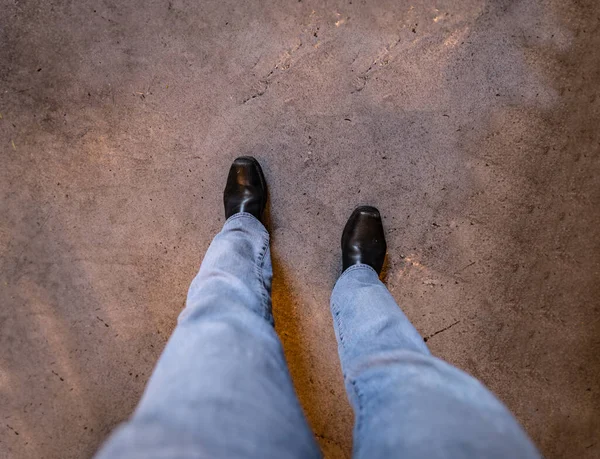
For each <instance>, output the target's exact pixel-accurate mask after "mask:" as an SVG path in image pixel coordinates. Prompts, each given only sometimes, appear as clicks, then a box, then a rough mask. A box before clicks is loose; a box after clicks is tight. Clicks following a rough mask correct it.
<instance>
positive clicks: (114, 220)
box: [0, 0, 600, 459]
mask: <svg viewBox="0 0 600 459" xmlns="http://www.w3.org/2000/svg"><path fill="white" fill-rule="evenodd" d="M0 5H1V10H0V11H1V13H0V32H1V38H0V44H1V46H0V83H1V85H0V114H1V115H2V118H1V119H0V145H1V150H0V151H1V154H2V163H1V164H2V166H1V168H0V177H1V182H0V189H1V193H2V199H1V203H0V209H1V214H0V215H1V216H2V218H1V223H0V225H1V226H0V247H1V257H2V265H1V270H0V279H1V288H0V299H1V309H0V359H1V360H0V362H1V373H0V416H1V418H2V423H1V425H0V430H1V431H2V434H1V435H0V457H3V458H4V457H6V458H61V459H62V458H81V457H89V456H91V455H92V454H93V452H94V451H95V450H96V449H97V448H98V446H99V445H100V443H101V442H102V440H103V439H104V438H105V436H106V435H107V434H108V433H109V431H110V430H111V429H112V428H113V427H114V426H115V425H116V424H117V423H119V422H120V421H122V420H124V419H126V418H127V416H128V415H129V414H130V412H131V411H132V409H133V408H134V406H135V405H136V402H137V400H138V398H139V397H140V394H141V391H142V390H143V387H144V384H145V382H146V380H147V379H148V377H149V375H150V372H151V370H152V367H153V365H154V363H155V361H156V359H157V357H158V356H159V354H160V352H161V349H162V348H163V346H164V344H165V342H166V340H167V338H168V336H169V334H170V332H171V331H172V329H173V327H174V325H175V321H176V317H177V315H178V313H179V312H180V310H181V308H182V306H183V303H184V299H185V295H186V290H187V287H188V284H189V282H190V281H191V279H192V277H193V276H194V274H195V272H196V270H197V268H198V265H199V263H200V261H201V259H202V255H203V253H204V251H205V250H206V248H207V246H208V244H209V242H210V240H211V238H212V236H213V235H214V234H215V233H216V232H217V231H218V230H219V228H220V226H221V225H222V223H223V216H222V204H221V191H222V188H223V185H224V179H225V177H226V174H227V169H228V166H229V164H230V162H231V160H232V159H233V158H234V157H235V156H237V155H240V154H253V155H255V156H256V157H258V158H259V159H260V161H261V162H262V164H263V165H264V168H265V171H266V174H267V177H268V181H269V184H270V190H271V204H270V228H271V231H272V235H273V241H272V247H273V255H274V262H275V284H274V293H273V297H274V311H275V316H276V322H277V330H278V332H279V334H280V336H281V338H282V340H283V343H284V347H285V351H286V355H287V357H288V360H289V364H290V368H291V372H292V375H293V378H294V382H295V385H296V388H297V391H298V394H299V397H300V399H301V402H302V404H303V406H304V409H305V411H306V414H307V416H308V418H309V420H310V423H311V425H312V427H313V429H314V431H315V434H316V436H317V437H318V440H319V442H320V444H321V446H322V449H323V451H324V452H325V454H326V456H327V457H331V458H338V457H348V456H349V453H350V449H351V428H352V420H353V417H352V413H351V410H350V408H349V405H348V402H347V400H346V395H345V393H344V388H343V382H342V376H341V372H340V369H339V364H338V360H337V350H336V344H335V338H334V334H333V330H332V323H331V318H330V315H329V310H328V299H329V294H330V290H331V287H332V285H333V283H334V281H335V279H336V276H337V275H338V273H339V264H340V254H339V249H338V245H339V238H340V232H341V229H342V226H343V224H344V222H345V220H346V218H347V217H348V215H349V213H350V212H351V210H352V208H353V207H354V206H355V205H357V204H372V205H376V206H378V207H379V208H380V210H381V212H382V213H383V215H384V216H385V226H386V230H387V237H388V245H389V258H388V269H387V274H386V281H387V285H388V287H389V289H390V290H391V292H392V294H393V295H394V296H395V298H396V299H397V300H398V302H399V304H400V305H401V306H402V308H403V309H404V310H405V312H406V313H407V315H408V316H409V317H410V318H411V319H412V320H413V322H414V324H415V325H416V327H417V328H418V330H419V331H420V332H421V333H422V334H423V335H424V336H425V337H427V339H428V341H427V342H428V344H429V345H430V347H431V349H432V351H433V352H434V353H435V354H436V355H438V356H440V357H442V358H444V359H447V360H448V361H450V362H451V363H453V364H455V365H457V366H459V367H461V368H463V369H465V370H466V371H468V372H470V373H471V374H473V375H474V376H476V377H478V378H480V379H481V380H482V381H483V382H484V383H485V384H487V385H488V386H489V387H490V388H491V389H492V390H493V391H494V392H496V393H497V394H498V396H499V397H500V398H501V399H502V400H503V401H504V402H505V403H506V404H507V405H508V406H509V407H510V409H511V410H512V411H513V412H514V413H515V414H516V416H517V417H518V419H519V420H520V421H521V422H522V423H523V425H524V426H525V428H526V429H527V431H528V432H529V434H530V435H531V436H532V438H533V439H534V440H535V442H536V443H537V444H538V445H539V447H540V448H541V450H542V451H543V453H544V454H545V455H546V457H548V458H562V457H579V458H593V457H594V458H595V457H599V456H600V441H599V439H600V413H599V412H600V397H599V386H598V380H599V376H600V374H599V373H600V357H599V356H600V325H599V324H600V322H599V318H598V309H599V305H600V301H599V294H600V282H599V281H600V279H599V277H600V276H599V272H600V267H599V262H600V247H599V244H600V242H599V241H600V238H599V236H600V229H599V228H600V187H599V185H600V183H599V182H600V178H599V176H600V175H599V173H600V162H599V145H600V136H599V135H598V126H599V122H600V108H599V107H600V99H599V98H598V92H599V88H600V86H599V83H600V53H599V52H598V49H600V33H599V32H600V31H599V28H598V24H599V20H600V19H599V18H600V4H598V3H597V2H595V1H592V0H590V1H573V0H567V1H563V0H546V1H534V0H523V1H516V0H515V1H508V0H506V1H484V0H459V1H455V0H453V1H449V0H448V1H444V0H442V1H437V2H429V1H423V2H408V1H388V0H380V1H365V0H345V1H310V0H301V1H296V0H289V1H283V0H271V1H265V0H253V1H245V2H239V1H236V0H225V1H223V0H221V1H201V2H198V1H191V0H172V1H167V0H160V1H158V0H156V1H146V2H142V1H140V0H131V1H127V2H116V1H111V0H99V1H90V0H82V1H77V2H67V1H48V2H34V1H24V0H20V1H18V0H1V1H0Z"/></svg>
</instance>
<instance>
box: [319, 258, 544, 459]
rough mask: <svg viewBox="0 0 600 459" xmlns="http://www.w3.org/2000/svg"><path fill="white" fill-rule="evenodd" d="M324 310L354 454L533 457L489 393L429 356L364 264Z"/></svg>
mask: <svg viewBox="0 0 600 459" xmlns="http://www.w3.org/2000/svg"><path fill="white" fill-rule="evenodd" d="M331 310H332V314H333V319H334V328H335V333H336V337H337V340H338V349H339V355H340V360H341V365H342V371H343V374H344V382H345V384H346V389H347V392H348V397H349V399H350V402H351V404H352V406H353V408H354V412H355V418H356V419H355V427H354V448H353V457H355V458H361V459H362V458H365V459H366V458H369V459H378V458H403V459H413V458H415V459H416V458H423V457H427V458H431V459H441V458H448V459H450V458H464V459H475V458H497V459H501V458H507V457H514V458H517V457H518V458H538V457H540V456H539V453H538V452H537V451H536V448H535V446H533V444H532V443H531V441H530V440H529V439H528V437H527V435H526V434H525V433H524V431H523V429H522V428H521V427H520V426H519V424H518V422H517V421H516V420H515V419H514V417H513V416H512V415H511V414H510V412H509V411H508V410H507V409H506V408H505V407H504V405H503V404H502V403H501V402H499V401H498V400H497V399H496V397H494V395H492V394H491V392H489V391H488V390H487V389H486V388H485V387H484V386H483V385H481V384H480V383H479V382H478V381H477V380H475V379H474V378H472V377H471V376H469V375H467V374H466V373H464V372H462V371H460V370H458V369H457V368H455V367H453V366H451V365H449V364H447V363H446V362H444V361H442V360H440V359H437V358H435V357H433V356H432V355H431V353H430V352H429V350H428V348H427V346H426V345H425V343H424V341H423V338H422V337H421V336H420V335H419V333H418V332H417V330H416V329H415V328H414V327H413V325H412V324H411V323H410V321H409V320H408V318H407V317H406V315H405V314H404V313H403V312H402V311H401V310H400V308H399V307H398V305H397V304H396V302H395V300H394V298H393V297H392V295H391V294H390V292H389V291H388V290H387V288H386V287H385V286H384V285H383V283H382V282H381V281H380V280H379V276H378V275H377V273H376V272H375V270H373V269H372V268H371V267H370V266H367V265H355V266H353V267H350V268H349V269H347V270H346V271H345V272H344V273H343V274H342V276H341V277H340V279H339V280H338V281H337V283H336V285H335V287H334V289H333V293H332V296H331Z"/></svg>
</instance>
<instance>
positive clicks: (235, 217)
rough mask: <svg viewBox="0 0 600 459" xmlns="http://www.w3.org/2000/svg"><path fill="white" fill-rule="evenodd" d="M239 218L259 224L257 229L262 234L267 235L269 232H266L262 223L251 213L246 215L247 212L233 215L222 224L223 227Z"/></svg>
mask: <svg viewBox="0 0 600 459" xmlns="http://www.w3.org/2000/svg"><path fill="white" fill-rule="evenodd" d="M239 218H242V219H246V218H247V219H250V220H254V222H255V223H258V224H259V228H260V229H261V230H262V231H263V232H265V233H267V235H268V234H269V231H268V230H267V228H266V227H265V225H263V223H262V222H261V221H260V220H259V219H258V218H256V217H255V216H254V215H252V214H251V213H248V212H238V213H237V214H233V215H232V216H231V217H229V218H228V219H227V220H225V223H224V224H223V226H225V225H227V224H228V223H229V222H232V221H234V220H237V219H239Z"/></svg>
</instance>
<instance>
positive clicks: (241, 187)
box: [223, 156, 267, 220]
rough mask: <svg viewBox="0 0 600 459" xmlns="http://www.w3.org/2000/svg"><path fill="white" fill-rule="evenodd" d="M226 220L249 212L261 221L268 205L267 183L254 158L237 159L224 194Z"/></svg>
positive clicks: (230, 170)
mask: <svg viewBox="0 0 600 459" xmlns="http://www.w3.org/2000/svg"><path fill="white" fill-rule="evenodd" d="M223 202H224V203H225V218H229V217H231V216H232V215H234V214H237V213H238V212H248V213H249V214H252V215H254V216H255V217H256V218H258V219H259V220H260V219H261V217H262V214H263V211H264V210H265V206H266V204H267V182H266V180H265V176H264V174H263V171H262V169H261V167H260V164H258V161H257V160H256V159H255V158H253V157H252V156H240V157H239V158H236V159H235V161H234V162H233V164H232V165H231V169H229V176H228V177H227V185H226V186H225V192H224V193H223Z"/></svg>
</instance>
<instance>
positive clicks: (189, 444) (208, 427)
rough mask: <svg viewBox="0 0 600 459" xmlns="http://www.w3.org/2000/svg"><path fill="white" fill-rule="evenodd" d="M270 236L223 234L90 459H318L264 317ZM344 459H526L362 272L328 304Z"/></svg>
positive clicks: (473, 388) (244, 222)
mask: <svg viewBox="0 0 600 459" xmlns="http://www.w3.org/2000/svg"><path fill="white" fill-rule="evenodd" d="M272 276H273V270H272V266H271V259H270V252H269V234H268V232H267V230H266V229H265V228H264V226H263V225H262V224H261V223H260V222H259V221H258V220H257V219H255V218H254V217H253V216H252V215H250V214H244V213H239V214H236V215H234V216H232V217H231V218H229V219H228V220H227V222H226V223H225V225H224V227H223V230H222V231H221V232H220V233H219V234H218V235H217V236H216V237H215V239H214V240H213V242H212V244H211V245H210V247H209V249H208V251H207V253H206V256H205V257H204V261H203V262H202V266H201V268H200V272H199V273H198V275H197V276H196V278H195V279H194V281H193V282H192V285H191V287H190V290H189V292H188V298H187V305H186V307H185V309H184V310H183V312H182V313H181V315H180V317H179V321H178V325H177V327H176V329H175V331H174V333H173V336H172V337H171V339H170V340H169V342H168V344H167V346H166V348H165V350H164V352H163V354H162V356H161V358H160V359H159V361H158V364H157V366H156V369H155V370H154V373H153V375H152V377H151V378H150V381H149V382H148V386H147V388H146V391H145V393H144V395H143V397H142V400H141V401H140V403H139V406H138V407H137V409H136V411H135V413H134V414H133V416H132V418H131V420H130V421H128V422H126V423H125V424H123V425H122V426H121V427H119V428H118V429H117V430H116V431H115V432H114V433H113V434H112V436H111V438H110V439H109V440H108V441H107V443H106V444H105V445H104V447H103V448H102V449H101V450H100V452H99V453H98V456H97V457H98V458H102V459H105V458H106V459H108V458H211V459H214V458H261V459H263V458H273V459H281V458H313V457H314V458H318V457H320V456H321V453H320V451H319V447H318V445H317V443H316V442H315V438H314V436H313V434H312V432H311V431H310V428H309V426H308V424H307V422H306V419H305V417H304V414H303V412H302V409H301V407H300V404H299V402H298V400H297V398H296V394H295V392H294V388H293V386H292V381H291V378H290V374H289V372H288V369H287V365H286V362H285V358H284V355H283V349H282V346H281V343H280V341H279V338H278V337H277V334H276V333H275V329H274V328H273V317H272V315H271V278H272ZM331 310H332V313H333V318H334V327H335V333H336V337H337V340H338V345H339V355H340V359H341V362H342V369H343V373H344V380H345V384H346V389H347V391H348V396H349V398H350V402H351V403H352V406H353V408H354V412H355V414H356V424H355V428H354V453H353V456H354V457H356V458H396V457H397V458H404V459H409V458H424V457H428V458H503V459H504V458H507V457H511V458H517V457H518V458H534V457H535V458H537V457H539V454H538V452H537V451H536V449H535V447H534V446H533V444H532V443H531V441H530V440H529V439H528V438H527V436H526V434H525V433H524V432H523V430H522V429H521V427H520V426H519V424H518V423H517V421H516V420H515V419H514V418H513V416H512V415H511V414H510V413H509V412H508V410H507V409H506V408H505V407H504V406H503V405H502V403H500V402H499V401H498V400H497V399H496V398H495V397H494V396H493V395H492V394H491V393H490V392H489V391H488V390H487V389H486V388H485V387H483V386H482V385H481V384H480V383H479V382H478V381H476V380H475V379H473V378H472V377H470V376H468V375H467V374H465V373H463V372H462V371H460V370H458V369H456V368H454V367H452V366H451V365H449V364H447V363H445V362H443V361H442V360H439V359H437V358H435V357H432V356H431V354H430V352H429V350H428V349H427V346H426V345H425V343H424V341H423V339H422V338H421V336H419V333H418V332H417V331H416V329H415V328H414V327H413V326H412V325H411V323H410V322H409V320H408V318H407V317H406V316H405V315H404V314H403V313H402V311H401V310H400V308H399V307H398V305H397V304H396V302H395V301H394V298H393V297H392V296H391V295H390V293H389V292H388V290H387V289H386V288H385V286H384V285H383V284H382V283H381V281H380V280H379V277H378V275H377V273H376V272H375V271H374V270H373V269H372V268H371V267H369V266H367V265H356V266H352V267H351V268H349V269H347V270H346V271H345V272H344V273H343V274H342V276H341V277H340V278H339V280H338V281H337V283H336V285H335V288H334V289H333V294H332V296H331Z"/></svg>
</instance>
